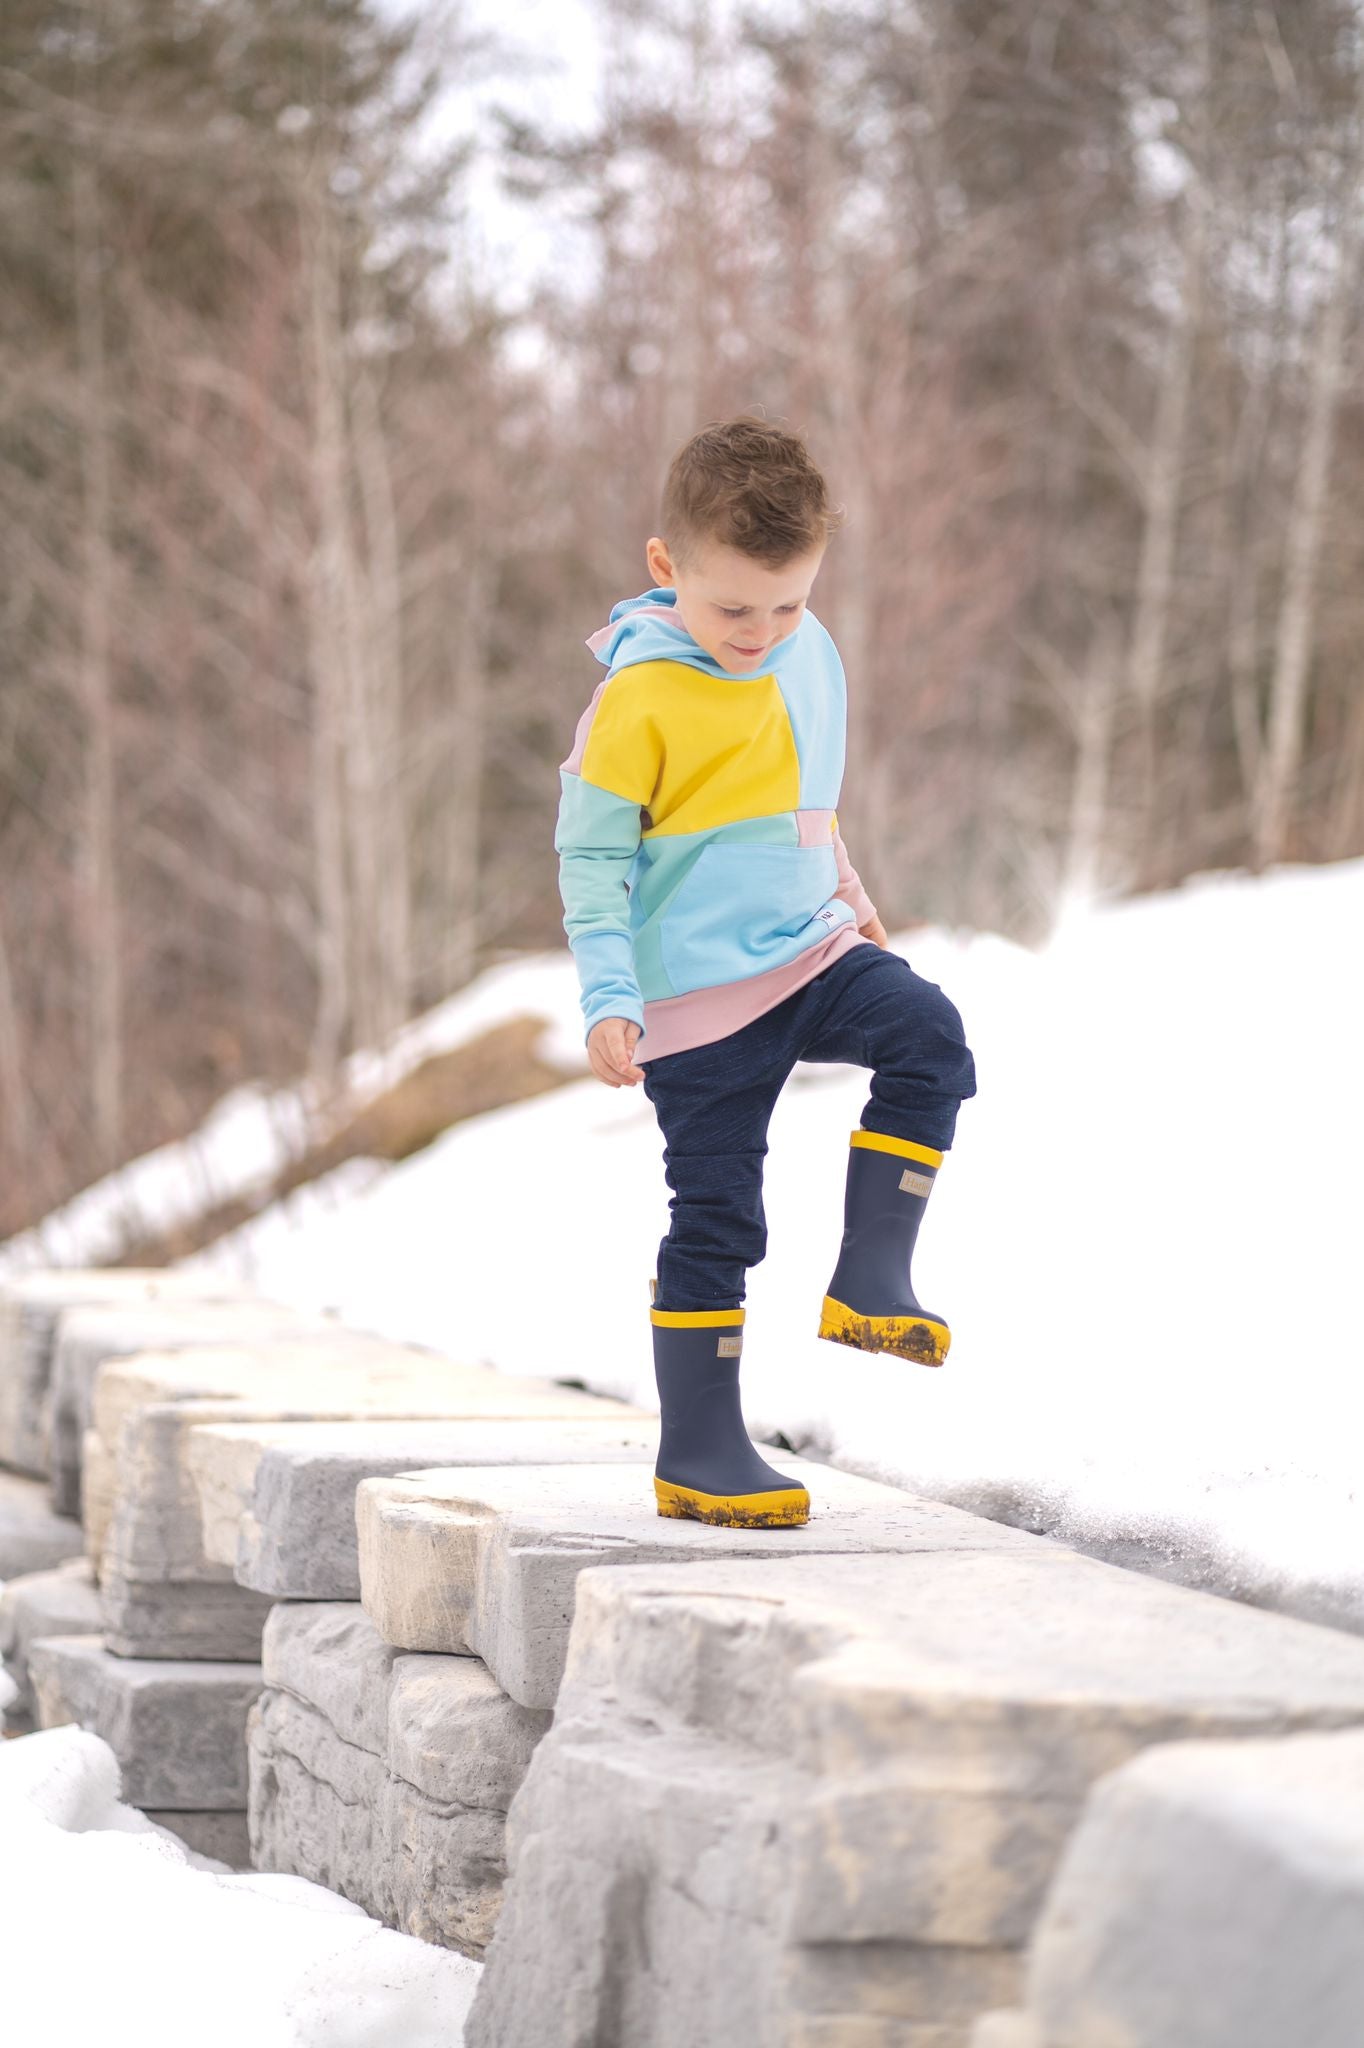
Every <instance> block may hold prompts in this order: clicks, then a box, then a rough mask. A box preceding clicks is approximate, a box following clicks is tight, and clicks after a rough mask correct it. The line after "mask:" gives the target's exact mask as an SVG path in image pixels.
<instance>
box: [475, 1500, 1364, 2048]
mask: <svg viewBox="0 0 1364 2048" xmlns="http://www.w3.org/2000/svg"><path fill="white" fill-rule="evenodd" d="M703 1533H704V1532H703ZM576 1595H577V1598H576V1616H575V1619H574V1624H573V1632H572V1639H571V1644H570V1650H569V1657H568V1664H567V1669H566V1672H565V1675H564V1680H563V1684H562V1687H561V1689H560V1692H559V1697H558V1702H557V1706H556V1709H555V1717H554V1723H553V1726H552V1728H551V1730H550V1732H549V1734H548V1735H547V1736H546V1737H545V1739H544V1741H543V1742H542V1743H541V1744H540V1746H539V1748H538V1749H537V1750H536V1752H535V1755H534V1757H533V1758H532V1760H531V1765H530V1769H529V1771H528V1773H527V1776H526V1780H525V1783H524V1784H523V1786H522V1788H521V1791H520V1792H519V1793H518V1795H517V1797H516V1799H515V1801H514V1802H513V1805H512V1809H511V1813H510V1815H509V1819H508V1830H507V1848H508V1862H509V1868H510V1873H511V1875H510V1881H509V1883H508V1886H507V1892H506V1897H505V1900H504V1905H503V1911H502V1915H501V1918H500V1920H499V1923H498V1928H497V1932H496V1935H495V1937H494V1940H493V1942H492V1944H491V1946H490V1948H489V1951H488V1958H487V1962H486V1966H485V1969H484V1972H483V1976H482V1978H481V1980H480V1985H479V1990H478V1994H477V1997H476V2001H475V2005H474V2009H473V2012H472V2014H471V2017H470V2021H469V2024H468V2028H467V2031H466V2041H467V2043H468V2048H531V2044H532V2043H533V2044H534V2048H570V2044H575V2048H576V2044H581V2043H582V2042H583V2041H590V2040H592V2039H595V2038H601V2039H620V2040H640V2041H648V2042H649V2043H650V2048H691V2044H693V2043H695V2042H696V2041H702V2040H708V2039H711V2038H717V2037H719V2036H721V2035H723V2036H725V2037H726V2038H733V2039H739V2040H744V2041H745V2042H748V2043H750V2044H752V2048H789V2044H790V2042H791V2041H792V2040H793V2039H797V2040H799V2039H806V2040H810V2041H815V2042H820V2041H840V2040H846V2041H849V2042H856V2041H859V2040H861V2041H872V2042H878V2041H880V2040H883V2039H885V2040H891V2041H897V2040H905V2039H908V2040H911V2041H912V2040H913V2033H912V2031H909V2030H912V2029H916V2028H917V2029H924V2028H933V2027H937V2028H939V2029H945V2030H946V2033H947V2038H949V2039H951V2040H953V2041H954V2042H955V2043H956V2044H957V2048H965V2044H966V2042H967V2041H968V2040H969V2037H970V2031H971V2027H972V2025H973V2023H974V2020H975V2018H976V2017H978V2014H977V2013H972V2012H970V2010H969V2007H970V2004H971V2001H972V1999H973V1998H974V1996H975V1994H976V1992H977V1991H979V1992H980V1993H981V1994H982V1996H981V2001H980V2007H979V2012H982V2013H983V2012H985V2011H987V2010H990V2009H998V2007H999V2006H1000V2004H1001V2001H1002V2000H1003V2001H1008V2000H1010V1999H1011V1998H1014V1997H1015V1993H1014V1990H1013V1988H1012V1986H1011V1984H1010V1982H1009V1973H1010V1970H1011V1967H1012V1966H1011V1965H1010V1964H1009V1963H1008V1961H1007V1960H1005V1959H1003V1958H1000V1957H998V1956H996V1957H995V1959H994V1961H993V1962H991V1961H990V1960H989V1958H988V1955H982V1953H981V1952H982V1951H984V1952H988V1951H991V1950H994V1951H999V1950H1014V1951H1018V1950H1021V1949H1022V1947H1023V1946H1024V1944H1025V1943H1026V1941H1027V1938H1028V1935H1029V1933H1030V1931H1031V1929H1032V1926H1033V1923H1034V1921H1035V1919H1036V1916H1037V1912H1038V1909H1039V1907H1040V1905H1041V1902H1042V1900H1043V1898H1044V1896H1045V1893H1046V1888H1047V1886H1048V1884H1049V1882H1050V1880H1051V1877H1052V1875H1053V1872H1054V1871H1055V1868H1056V1864H1057V1861H1058V1859H1059V1857H1060V1855H1061V1853H1062V1850H1063V1848H1064V1845H1065V1843H1066V1840H1067V1838H1068V1836H1069V1834H1070V1832H1071V1829H1072V1828H1073V1826H1074V1824H1075V1821H1076V1819H1077V1818H1078V1815H1079V1813H1080V1810H1081V1808H1082V1805H1083V1802H1084V1799H1085V1797H1086V1795H1087V1793H1088V1790H1089V1787H1090V1785H1091V1784H1092V1782H1093V1780H1094V1779H1095V1778H1096V1777H1098V1776H1100V1775H1102V1774H1103V1773H1104V1772H1106V1771H1109V1770H1111V1769H1113V1768H1115V1767H1116V1766H1117V1765H1118V1764H1120V1763H1123V1762H1125V1761H1126V1760H1127V1759H1129V1758H1130V1757H1132V1756H1133V1755H1134V1754H1136V1753H1137V1752H1138V1751H1140V1750H1142V1749H1145V1748H1147V1747H1149V1746H1152V1745H1155V1744H1158V1743H1164V1742H1167V1741H1169V1740H1171V1739H1175V1738H1189V1737H1197V1738H1199V1739H1200V1740H1202V1739H1216V1738H1227V1739H1229V1738H1232V1737H1235V1738H1236V1739H1237V1741H1241V1740H1245V1741H1251V1740H1262V1739H1263V1738H1265V1737H1268V1736H1271V1735H1276V1734H1279V1733H1286V1732H1291V1731H1295V1730H1304V1729H1308V1728H1320V1729H1334V1728H1341V1727H1350V1726H1360V1725H1364V1642H1360V1641H1358V1640H1356V1639H1354V1638H1352V1637H1347V1636H1341V1635H1337V1634H1335V1633H1334V1632H1332V1631H1330V1630H1327V1629H1322V1628H1318V1627H1315V1626H1313V1625H1311V1624H1308V1623H1304V1622H1298V1621H1292V1620H1289V1619H1286V1618H1284V1617H1282V1616H1279V1615H1274V1614H1268V1613H1265V1612H1262V1611H1259V1610H1256V1609H1252V1608H1246V1607H1241V1606H1237V1605H1234V1604H1233V1603H1231V1602H1227V1601H1222V1600H1219V1599H1217V1598H1215V1597H1213V1596H1211V1595H1206V1594H1199V1593H1194V1592H1190V1591H1187V1590H1185V1589H1183V1588H1180V1587H1175V1586H1170V1585H1168V1584H1165V1583H1163V1582H1161V1581H1157V1580H1152V1579H1146V1578H1140V1577H1137V1576H1136V1575H1134V1574H1129V1573H1126V1572H1123V1571H1121V1570H1118V1569H1116V1568H1114V1567H1111V1566H1106V1565H1102V1564H1098V1563H1095V1562H1093V1561H1092V1560H1090V1559H1087V1558H1081V1557H1077V1556H1074V1555H1072V1554H1069V1553H1066V1552H1064V1551H1061V1550H1059V1549H1057V1548H1056V1547H1055V1546H1046V1545H1041V1546H1038V1547H1033V1548H1029V1549H1025V1550H1015V1549H1007V1548H1002V1549H989V1548H979V1549H971V1548H967V1547H965V1546H964V1545H958V1547H948V1546H947V1545H944V1547H941V1548H939V1549H937V1550H929V1549H927V1548H921V1549H919V1550H918V1551H905V1552H903V1553H901V1554H886V1555H865V1556H851V1555H841V1556H839V1555H823V1556H819V1555H809V1556H802V1557H792V1558H789V1559H785V1560H783V1559H775V1560H766V1561H763V1562H762V1563H761V1564H758V1563H756V1562H754V1561H752V1560H733V1559H728V1560H727V1559H724V1558H722V1557H717V1559H716V1561H714V1562H705V1561H704V1560H702V1559H697V1560H696V1561H695V1562H692V1563H687V1564H682V1563H676V1562H674V1563H671V1564H666V1565H648V1566H646V1565H635V1566H630V1567H623V1568H617V1569H606V1570H603V1569H598V1570H593V1571H589V1572H587V1573H585V1574H584V1575H583V1576H581V1577H580V1578H579V1580H578V1582H577V1588H576ZM1109 1867H1110V1868H1112V1867H1113V1863H1112V1860H1111V1859H1110V1863H1109ZM1209 1896H1211V1895H1209ZM1358 1924H1359V1922H1358V1920H1356V1922H1355V1925H1356V1926H1357V1925H1358ZM951 1948H960V1949H964V1950H966V1951H968V1952H973V1962H972V1963H969V1964H967V1965H965V1966H964V1976H962V1977H957V1976H956V1975H955V1974H954V1973H953V1972H952V1970H951V1969H948V1970H945V1971H942V1972H940V1973H938V1974H935V1972H936V1971H937V1960H936V1957H935V1952H937V1953H938V1955H940V1954H941V1952H942V1951H944V1950H947V1949H951ZM838 1949H844V1950H846V1951H847V1953H846V1954H845V1955H843V1956H841V1957H837V1958H835V1957H834V1956H833V1954H832V1953H831V1952H832V1951H834V1950H838ZM873 1950H875V1951H876V1952H877V1953H878V1954H879V1955H881V1956H882V1957H884V1958H885V1967H884V1968H878V1969H877V1970H875V1971H871V1972H868V1971H866V1970H864V1969H863V1968H862V1967H861V1965H862V1962H863V1959H864V1958H865V1957H867V1956H868V1955H869V1954H870V1953H872V1951H873ZM897 1950H898V1952H899V1953H898V1956H897V1955H896V1953H895V1952H896V1951H897ZM980 1964H983V1966H984V1967H983V1968H982V1969H981V1973H980V1974H979V1975H977V1976H974V1977H973V1975H972V1969H973V1967H974V1966H975V1965H980ZM996 1966H997V1968H998V1973H999V1974H998V1975H997V1976H996V1977H995V1978H994V1980H993V1981H991V1979H990V1972H991V1970H992V1969H994V1968H995V1967H996ZM1205 1967H1206V1958H1205ZM812 1972H813V1974H812ZM1210 1974H1215V1973H1210ZM933 2005H936V2006H937V2009H936V2010H931V2009H929V2008H930V2006H933ZM840 2008H841V2009H840ZM801 2029H804V2030H805V2031H804V2033H803V2034H802V2033H801V2031H800V2030H801ZM1043 2037H1044V2040H1045V2041H1046V2048H1061V2044H1059V2043H1053V2041H1052V2039H1051V2036H1050V2033H1049V2032H1048V2031H1047V2030H1046V2029H1045V2028H1044V2030H1043ZM1103 2038H1118V2037H1104V2036H1100V2035H1097V2034H1095V2035H1089V2036H1086V2037H1084V2048H1097V2042H1098V2040H1100V2039H1103ZM1176 2038H1178V2040H1179V2042H1180V2048H1186V2038H1185V2036H1184V2035H1183V2034H1180V2035H1178V2036H1176V2035H1174V2034H1172V2033H1171V2032H1170V2031H1168V2029H1167V2032H1166V2034H1165V2036H1164V2040H1163V2048H1170V2043H1171V2041H1172V2040H1174V2039H1176ZM1304 2038H1307V2036H1306V2035H1305V2034H1303V2033H1300V2032H1299V2033H1295V2032H1294V2031H1293V2030H1292V2029H1291V2028H1290V2029H1289V2030H1288V2031H1287V2032H1281V2033H1280V2035H1279V2037H1278V2040H1279V2048H1282V2044H1283V2042H1284V2041H1287V2040H1299V2039H1304ZM1080 2039H1081V2037H1080V2036H1076V2037H1075V2042H1074V2044H1072V2042H1071V2041H1069V2040H1067V2041H1066V2042H1065V2044H1064V2048H1079V2043H1080ZM1233 2039H1236V2036H1235V2035H1234V2034H1232V2035H1228V2036H1225V2037H1224V2042H1225V2041H1230V2040H1233ZM1200 2048H1201V2044H1200ZM1238 2048H1241V2044H1240V2043H1239V2041H1238ZM1331 2048H1334V2043H1332V2044H1331Z"/></svg>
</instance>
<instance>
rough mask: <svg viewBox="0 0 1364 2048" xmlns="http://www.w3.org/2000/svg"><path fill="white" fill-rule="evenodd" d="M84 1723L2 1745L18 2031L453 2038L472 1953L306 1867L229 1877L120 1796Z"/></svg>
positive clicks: (6, 1923) (2, 1882) (160, 2039)
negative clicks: (417, 1931)
mask: <svg viewBox="0 0 1364 2048" xmlns="http://www.w3.org/2000/svg"><path fill="white" fill-rule="evenodd" d="M118 1791H119V1778H118V1764H117V1762H116V1760H115V1757H114V1753H113V1751H112V1750H111V1749H110V1748H109V1746H108V1745H107V1743H104V1742H102V1741H101V1740H100V1739H99V1737H98V1736H95V1735H90V1734H87V1733H86V1732H85V1731H84V1730H82V1729H79V1728H52V1729H49V1730H46V1731H45V1732H43V1733H41V1734H36V1735H24V1736H20V1737H19V1738H17V1739H16V1740H13V1741H10V1742H4V1743H0V1842H3V1844H4V1854H3V1856H0V1927H3V1929H4V1953H5V1966H4V1997H5V2011H6V2015H7V2017H8V2019H9V2021H10V2022H11V2024H12V2025H14V2027H15V2028H16V2032H21V2033H23V2034H25V2036H28V2035H30V2034H31V2036H32V2038H34V2039H38V2038H56V2037H55V2036H54V2035H53V2034H52V2032H51V2014H52V2011H53V2000H54V1998H55V1997H56V1996H57V1995H58V1993H59V1994H60V2000H61V2030H60V2037H61V2039H62V2040H63V2041H85V2040H89V2041H105V2040H110V2041H117V2042H131V2041H134V2040H135V2041H136V2042H137V2044H138V2048H180V2044H181V2043H182V2042H184V2041H185V2040H186V2039H192V2040H193V2041H195V2042H196V2044H199V2048H245V2044H250V2048H313V2044H317V2048H324V2044H325V2048H386V2044H388V2043H390V2042H399V2041H401V2042H402V2043H403V2044H404V2048H459V2043H460V2042H461V2040H462V2039H463V2032H464V2028H463V2022H464V2018H465V2015H466V2014H467V2012H468V2009H469V2006H470V2004H471V2002H472V1999H473V1993H474V1987H475V1985H476V1983H477V1979H478V1968H479V1966H478V1965H477V1964H476V1963H472V1962H469V1961H467V1960H466V1959H465V1958H464V1957H463V1956H457V1955H452V1954H451V1953H450V1952H449V1951H448V1950H446V1949H441V1948H433V1947H430V1946H428V1945H427V1944H426V1943H425V1942H420V1941H416V1940H414V1939H413V1938H412V1937H411V1936H410V1935H406V1934H395V1933H393V1932H392V1931H391V1930H390V1929H388V1928H386V1927H380V1926H379V1925H378V1924H377V1922H375V1921H373V1920H371V1919H370V1918H369V1917H368V1915H367V1914H365V1913H363V1912H362V1911H361V1909H360V1908H359V1907H358V1906H353V1905H352V1904H351V1903H350V1902H349V1900H346V1899H342V1898H338V1897H337V1896H336V1895H335V1894H334V1893H332V1892H329V1891H325V1890H324V1889H323V1888H322V1887H321V1886H320V1885H314V1884H309V1883H307V1882H306V1880H304V1879H303V1878H298V1877H284V1876H267V1875H237V1874H233V1873H230V1872H224V1871H223V1869H222V1866H221V1865H219V1864H215V1863H212V1862H210V1861H209V1859H207V1858H205V1857H200V1856H195V1855H194V1854H193V1853H192V1852H191V1851H190V1850H188V1849H187V1848H185V1846H184V1845H183V1844H182V1843H181V1842H179V1841H178V1840H177V1839H176V1837H175V1836H173V1835H171V1834H169V1833H167V1831H166V1830H165V1829H164V1828H160V1827H158V1826H156V1825H155V1823H154V1822H151V1821H149V1820H148V1819H147V1818H146V1816H145V1815H144V1814H141V1813H138V1812H137V1811H136V1810H135V1809H134V1808H133V1807H130V1806H124V1805H121V1804H120V1802H119V1798H118Z"/></svg>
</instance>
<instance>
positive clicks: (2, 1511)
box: [0, 1472, 84, 1579]
mask: <svg viewBox="0 0 1364 2048" xmlns="http://www.w3.org/2000/svg"><path fill="white" fill-rule="evenodd" d="M83 1547H84V1546H83V1540H82V1537H81V1525H80V1523H79V1522H76V1521H73V1520H72V1519H71V1517H70V1516H69V1515H57V1514H54V1513H53V1511H52V1504H51V1502H50V1501H49V1500H48V1497H47V1488H46V1487H45V1486H44V1485H43V1482H42V1480H41V1479H32V1478H29V1477H28V1476H27V1475H26V1474H21V1473H18V1472H0V1579H19V1578H23V1577H24V1576H25V1575H26V1574H27V1573H29V1572H45V1571H48V1570H50V1569H51V1567H52V1566H53V1565H56V1564H60V1563H61V1562H62V1560H63V1559H64V1558H68V1557H78V1556H79V1555H80V1553H81V1550H82V1548H83Z"/></svg>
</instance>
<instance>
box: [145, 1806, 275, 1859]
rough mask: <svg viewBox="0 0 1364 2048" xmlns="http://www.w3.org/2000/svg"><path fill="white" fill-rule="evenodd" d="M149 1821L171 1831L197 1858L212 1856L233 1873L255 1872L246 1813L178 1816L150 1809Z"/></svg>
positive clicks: (147, 1811) (182, 1814) (232, 1812)
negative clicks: (252, 1867)
mask: <svg viewBox="0 0 1364 2048" xmlns="http://www.w3.org/2000/svg"><path fill="white" fill-rule="evenodd" d="M146 1813H147V1818H148V1820H154V1821H157V1822H159V1823H160V1825H161V1826H162V1827H163V1828H169V1829H170V1831H171V1833H172V1834H173V1835H178V1836H179V1838H180V1840H181V1841H182V1842H183V1843H184V1845H185V1847H186V1848H187V1849H192V1850H193V1851H194V1853H195V1855H196V1856H211V1857H212V1858H213V1860H214V1861H215V1862H216V1863H225V1864H226V1865H227V1867H228V1869H229V1870H249V1869H250V1868H251V1843H250V1840H249V1838H248V1835H247V1828H246V1815H245V1813H244V1812H234V1811H228V1812H226V1813H174V1812H165V1811H162V1810H156V1811H153V1810H152V1809H150V1808H148V1809H146Z"/></svg>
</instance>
